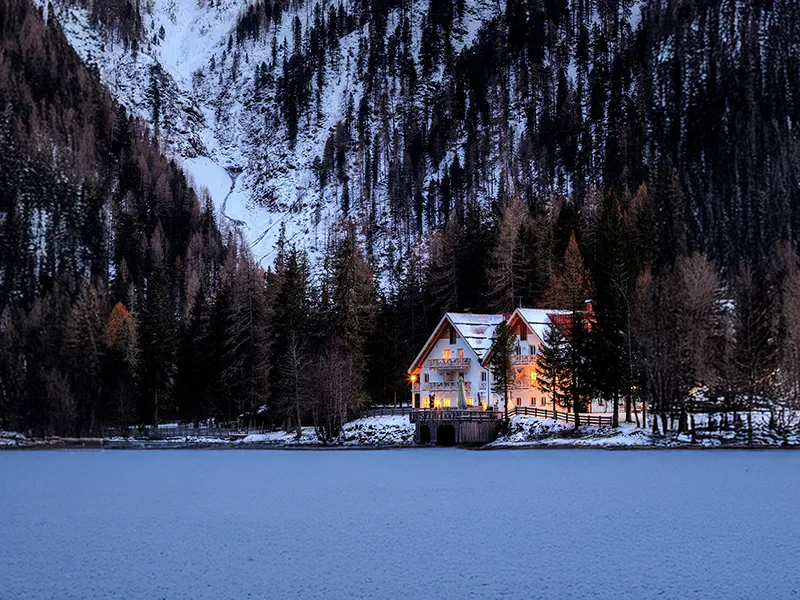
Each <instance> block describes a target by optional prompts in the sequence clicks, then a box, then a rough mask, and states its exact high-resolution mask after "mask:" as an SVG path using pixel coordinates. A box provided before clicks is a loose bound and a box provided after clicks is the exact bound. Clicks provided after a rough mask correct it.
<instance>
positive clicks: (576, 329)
mask: <svg viewBox="0 0 800 600" xmlns="http://www.w3.org/2000/svg"><path fill="white" fill-rule="evenodd" d="M591 290H592V287H591V279H590V277H589V273H588V271H587V270H586V267H585V266H584V262H583V257H582V256H581V251H580V249H579V248H578V242H577V239H576V238H575V234H574V233H573V234H572V235H571V236H570V238H569V243H568V244H567V249H566V252H565V253H564V261H563V263H562V267H561V270H560V271H559V272H558V273H557V275H556V276H555V277H554V280H553V283H552V284H551V290H550V293H549V297H550V301H551V303H553V304H554V305H555V306H557V307H558V308H561V309H565V310H567V311H569V314H568V315H564V318H563V319H562V321H563V322H562V323H560V324H559V326H561V327H562V328H563V333H564V335H565V337H566V338H567V341H568V342H569V350H570V361H569V368H570V377H569V381H570V386H569V388H567V389H566V390H565V393H566V395H567V403H568V406H569V407H570V408H571V410H572V412H573V414H574V415H575V427H576V429H577V428H578V427H580V413H581V412H583V411H584V409H585V406H586V401H587V396H588V394H589V390H588V377H587V366H588V365H587V360H586V356H585V354H586V346H587V341H588V340H587V332H588V326H587V322H588V318H589V315H588V314H587V308H588V307H587V299H589V297H590V294H591Z"/></svg>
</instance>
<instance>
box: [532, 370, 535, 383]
mask: <svg viewBox="0 0 800 600" xmlns="http://www.w3.org/2000/svg"><path fill="white" fill-rule="evenodd" d="M531 383H533V384H535V383H536V371H531Z"/></svg>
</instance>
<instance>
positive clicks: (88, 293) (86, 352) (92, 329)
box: [50, 280, 105, 434]
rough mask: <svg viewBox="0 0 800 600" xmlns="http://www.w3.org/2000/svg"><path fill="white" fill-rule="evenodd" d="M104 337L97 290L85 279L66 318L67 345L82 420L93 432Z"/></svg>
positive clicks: (54, 381) (52, 380)
mask: <svg viewBox="0 0 800 600" xmlns="http://www.w3.org/2000/svg"><path fill="white" fill-rule="evenodd" d="M104 339H105V336H104V335H103V319H102V316H101V314H100V302H99V299H98V297H97V291H96V290H95V289H94V287H93V286H92V285H91V284H90V283H89V282H88V281H86V280H84V281H83V283H82V284H81V287H80V289H79V291H78V296H77V298H76V299H75V302H74V304H73V306H72V310H71V311H70V313H69V317H68V319H67V325H66V333H65V345H66V347H67V348H68V352H69V357H70V365H69V373H70V380H71V384H72V386H71V387H72V390H73V392H74V393H75V394H76V395H77V396H78V398H77V399H78V402H79V407H80V411H81V413H82V414H81V422H82V424H83V425H84V427H85V431H86V432H88V433H90V434H92V433H95V424H96V418H97V409H98V403H99V400H100V398H101V396H102V390H101V384H102V381H103V377H102V368H103V355H104V351H105V344H104ZM50 383H52V384H53V386H55V387H58V388H61V387H63V386H61V383H60V381H58V382H57V378H55V377H51V378H50ZM56 384H57V385H56ZM53 389H54V388H53Z"/></svg>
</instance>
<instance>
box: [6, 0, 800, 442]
mask: <svg viewBox="0 0 800 600" xmlns="http://www.w3.org/2000/svg"><path fill="white" fill-rule="evenodd" d="M41 5H42V6H41V9H40V10H41V14H42V16H43V17H46V18H47V25H45V24H44V21H43V19H42V18H41V17H40V16H39V13H38V12H36V11H34V10H33V9H32V8H31V7H29V6H27V5H26V4H25V3H24V2H21V0H4V4H3V11H4V12H3V20H2V22H0V25H2V27H3V31H4V34H3V35H4V37H3V49H4V54H3V58H2V63H0V67H2V71H1V72H0V74H2V75H4V77H3V80H2V83H0V86H2V87H0V91H1V92H2V96H0V100H2V103H3V106H4V107H5V109H4V110H5V118H4V121H3V123H4V129H3V132H2V135H3V136H4V137H3V141H2V149H0V151H2V152H3V154H2V155H1V156H0V158H2V160H3V161H4V162H3V165H4V168H3V169H2V174H0V177H4V178H5V179H4V181H3V182H2V183H3V186H2V187H3V190H2V192H0V193H2V194H5V195H4V196H3V198H4V199H3V202H4V208H3V211H4V212H3V214H4V220H3V222H2V227H3V239H2V243H3V249H2V252H3V258H4V260H3V278H2V282H0V283H2V294H3V296H2V302H3V308H4V312H3V315H4V317H3V318H4V323H5V325H4V328H3V331H4V335H5V336H6V338H7V339H6V341H5V346H4V347H5V348H18V347H27V348H28V349H27V350H26V352H28V353H30V356H31V357H34V356H37V353H41V354H44V355H45V358H40V359H36V360H34V359H33V358H31V359H30V360H26V359H24V358H23V359H20V361H17V359H16V356H17V354H16V352H15V351H14V352H10V353H9V355H8V357H7V358H6V359H5V361H4V362H3V368H4V369H6V370H7V371H8V373H9V375H6V376H4V382H9V383H4V390H3V394H4V396H3V398H4V399H3V402H4V407H5V409H4V411H5V414H8V415H14V417H15V418H18V417H19V418H23V417H24V413H25V411H28V410H30V411H34V409H32V408H31V407H32V406H33V405H34V404H33V403H36V402H38V403H42V402H44V400H42V399H43V398H57V397H58V398H61V397H64V396H67V397H69V398H71V399H72V401H73V402H74V404H75V405H76V406H79V407H81V408H80V410H79V411H78V412H79V413H80V415H81V417H80V419H79V420H78V422H80V423H81V424H82V425H81V426H85V427H88V428H91V427H92V423H93V416H92V415H93V414H94V413H93V404H92V403H93V402H94V400H93V399H94V398H97V397H99V396H100V395H101V392H102V394H106V395H108V394H112V391H111V389H112V387H113V385H111V384H104V385H103V386H102V390H100V388H99V387H98V388H96V389H95V388H92V386H99V385H100V384H99V383H98V382H99V380H98V379H97V378H96V377H92V376H91V373H92V372H94V371H91V372H90V373H89V374H86V373H83V374H81V373H80V370H75V369H72V368H69V369H68V368H66V365H67V364H69V363H68V362H67V360H66V358H65V356H62V355H61V354H60V353H59V352H63V353H69V351H70V350H69V349H70V348H77V349H78V350H73V351H74V352H77V355H76V356H84V355H85V351H84V347H83V346H80V345H75V344H73V342H70V343H69V344H67V343H64V344H61V340H62V339H64V340H67V339H69V336H70V335H72V336H76V335H77V334H76V327H77V325H74V324H70V320H69V319H68V318H67V315H73V316H71V317H70V319H72V320H76V319H77V320H78V321H80V318H79V315H80V314H81V310H80V309H75V308H74V307H75V306H81V305H83V304H86V303H89V304H92V303H97V305H98V306H99V307H102V310H100V309H98V315H101V317H102V318H100V317H98V319H96V320H94V321H92V323H94V325H97V324H98V323H101V322H102V323H105V319H106V315H107V314H108V311H109V310H110V309H111V308H112V307H113V306H114V305H115V304H116V302H118V301H119V302H121V303H122V305H121V306H124V308H125V310H126V313H125V315H132V316H125V318H120V317H119V315H117V317H115V321H114V322H121V323H128V322H129V321H128V320H129V319H130V322H131V323H135V325H136V328H135V329H136V332H137V334H136V344H137V345H138V346H141V348H139V349H137V352H139V353H138V354H136V356H137V358H136V361H135V362H136V368H133V367H132V366H131V365H130V364H129V362H130V360H131V359H130V356H132V355H130V354H129V353H126V352H122V350H119V349H118V350H119V352H122V354H120V356H126V357H128V358H125V359H124V360H123V359H121V358H120V359H118V360H121V361H122V362H120V363H119V364H118V365H117V366H115V367H114V368H119V369H128V371H130V377H131V381H132V382H133V383H131V385H132V386H135V392H133V393H134V396H135V397H136V398H137V405H138V407H139V408H138V413H136V414H135V417H136V419H139V420H152V419H153V418H155V417H156V412H157V410H156V409H158V408H161V412H160V413H159V414H160V415H162V416H164V415H167V414H168V415H169V416H170V418H171V417H174V416H179V417H183V418H193V419H194V418H202V417H204V416H209V415H212V414H214V415H218V416H225V417H233V416H236V415H237V414H239V413H241V412H244V411H251V412H253V411H255V409H257V408H258V407H260V406H266V407H267V413H268V414H270V415H271V418H276V419H277V418H281V419H283V418H285V417H287V416H290V415H291V416H294V417H295V419H297V417H300V419H301V420H302V419H312V420H313V421H314V422H315V423H316V424H317V426H318V427H326V428H327V429H328V431H335V430H336V429H337V427H338V423H340V422H341V419H342V418H343V416H344V415H346V414H347V411H348V410H352V409H353V408H354V407H355V406H339V405H337V404H336V401H334V400H333V399H334V398H337V397H338V398H342V397H344V396H347V397H351V398H358V400H357V401H354V402H353V404H354V405H357V404H359V403H360V401H361V399H371V400H373V401H390V400H393V399H394V398H395V396H396V395H399V397H400V398H403V397H405V396H406V394H408V387H407V383H406V382H405V378H404V369H405V367H407V365H408V363H409V362H410V360H411V358H413V356H414V354H415V353H416V350H417V349H418V348H419V347H420V345H421V344H422V342H423V341H424V339H425V337H426V336H427V334H428V333H429V332H430V330H431V329H432V327H433V325H434V324H435V323H436V321H437V320H438V319H439V318H440V316H441V315H442V313H443V312H444V311H445V310H472V311H473V312H479V311H488V310H493V311H509V310H510V309H512V308H513V307H515V306H517V305H518V304H520V303H522V304H525V305H528V306H538V305H543V304H550V305H556V304H558V305H561V306H564V305H566V304H570V303H573V301H574V299H575V298H574V297H575V290H576V289H579V290H581V294H582V295H583V296H584V297H591V298H592V299H593V300H594V302H593V306H594V309H595V318H596V326H595V327H594V328H593V330H592V335H590V336H587V341H586V344H585V347H583V348H582V352H583V353H584V355H585V357H586V361H584V362H583V363H582V364H584V365H585V368H586V369H587V371H586V373H582V374H581V380H582V381H585V382H586V385H587V393H598V394H604V395H607V396H609V397H612V396H613V397H617V396H619V395H620V394H629V393H630V392H631V390H638V392H639V393H644V394H646V395H647V396H648V398H650V399H651V401H652V402H653V405H654V407H655V408H656V410H659V411H661V412H662V413H664V414H667V413H668V412H669V413H673V414H674V413H676V412H682V411H683V410H684V408H685V406H686V398H687V397H688V395H689V392H690V390H692V389H695V388H697V387H700V388H702V389H703V390H704V397H705V398H711V399H712V400H719V401H726V402H729V403H734V402H743V401H744V399H747V400H748V401H753V400H754V398H756V397H759V398H776V399H777V398H780V399H783V400H786V399H787V398H794V397H795V396H796V390H797V389H798V385H797V382H796V381H795V379H796V377H795V374H796V375H798V376H800V364H798V363H797V361H798V360H799V359H798V357H800V352H798V351H797V347H800V333H798V332H795V331H794V329H795V326H794V325H793V323H795V322H797V319H795V318H793V316H792V315H795V314H796V311H797V310H798V309H797V307H795V306H794V305H795V304H796V300H795V299H794V298H795V294H794V292H793V290H795V289H800V284H798V283H797V282H798V281H800V279H797V278H798V275H797V270H798V266H797V257H796V254H795V247H794V243H795V240H796V237H797V233H798V227H800V206H798V202H799V201H800V182H799V181H798V173H800V148H799V147H798V144H799V143H800V140H799V139H798V133H797V129H796V128H797V123H798V117H800V97H798V93H799V92H800V81H798V77H800V20H799V19H798V18H799V17H800V6H798V4H797V3H796V2H793V1H791V0H773V1H771V2H768V3H764V2H751V1H746V0H731V1H716V2H697V1H693V0H651V1H646V2H631V1H630V0H610V1H594V0H527V1H526V0H507V1H506V2H490V1H487V0H458V1H451V0H441V1H435V2H430V3H429V2H427V1H425V0H418V1H416V2H410V1H402V0H401V1H393V0H373V1H366V0H364V1H342V2H333V1H330V2H312V1H310V0H307V1H305V2H290V1H283V0H275V1H271V0H263V1H258V2H250V3H248V2H244V1H241V2H240V1H238V0H201V1H200V2H196V1H195V0H191V1H190V0H181V1H176V2H164V1H161V0H155V1H154V2H152V3H138V2H135V1H133V0H131V1H126V2H109V1H107V0H87V1H86V2H71V1H68V0H58V1H56V2H49V1H47V0H45V1H44V2H42V3H41ZM62 30H63V32H64V33H65V35H66V39H68V40H69V42H70V43H71V44H72V46H73V47H74V48H75V49H76V50H77V52H78V53H79V54H80V57H81V58H82V59H83V60H84V62H85V63H86V64H88V65H90V66H89V68H86V67H84V66H83V65H82V64H81V63H80V61H79V59H78V56H77V55H76V54H74V53H72V52H71V51H69V49H68V48H67V45H66V42H65V38H64V37H63V36H62V34H61V31H62ZM6 74H7V77H5V75H6ZM97 77H99V79H100V80H101V81H102V82H103V83H104V84H105V85H106V86H107V87H108V89H109V90H110V91H111V92H112V94H113V95H114V96H115V97H116V99H118V100H119V102H120V103H121V104H122V106H124V107H126V108H127V110H128V111H130V112H132V113H133V114H135V115H137V116H138V117H140V118H141V119H143V120H145V121H147V122H148V123H149V126H150V128H149V129H146V128H145V126H144V124H143V122H142V121H136V120H132V119H130V118H128V117H127V116H126V112H125V109H124V108H121V107H118V106H117V104H116V103H115V101H114V100H113V99H112V98H111V97H110V96H109V95H108V94H107V93H106V92H105V91H103V90H102V89H101V88H100V87H99V86H98V84H97ZM148 131H149V132H150V133H148ZM162 151H163V152H164V153H166V155H167V156H170V157H173V158H174V159H176V160H182V161H183V164H184V165H185V167H186V168H187V170H188V171H189V172H190V173H191V174H192V175H193V176H194V179H195V180H196V182H197V183H198V184H201V185H207V186H208V187H209V189H210V193H211V197H212V199H213V208H212V206H211V205H210V204H209V203H206V202H201V201H198V200H197V198H196V196H195V194H194V192H193V191H192V190H191V189H190V187H189V185H188V183H187V180H186V178H185V176H184V175H182V173H181V172H180V170H179V169H178V167H177V166H176V165H175V164H172V163H170V162H169V161H168V160H167V159H165V158H164V157H163V156H162V155H161V154H160V152H162ZM5 165H8V168H5ZM201 185H198V186H196V187H201ZM215 215H217V216H219V223H220V226H221V227H222V229H223V230H225V231H226V232H227V231H229V232H230V233H225V234H223V235H221V234H220V233H219V231H218V228H217V222H216V220H215ZM240 236H241V238H240ZM240 239H245V240H246V241H245V242H244V243H242V242H240V241H239V240H240ZM248 246H249V247H250V250H248V248H247V247H248ZM251 253H252V254H253V255H254V256H255V259H251V258H249V255H250V254H251ZM255 263H260V264H261V265H262V266H263V267H264V268H267V269H268V272H267V273H265V274H264V276H263V277H262V276H260V275H259V271H258V270H257V268H256V266H255ZM285 286H289V287H285ZM292 286H295V287H292ZM287 290H288V291H287ZM242 297H245V298H250V300H248V301H247V303H246V306H247V311H249V312H248V313H247V315H246V316H242V314H243V313H241V311H243V310H244V309H243V308H242V306H244V305H240V304H239V300H240V299H241V298H242ZM253 298H257V302H255V304H254V303H253V301H252V299H253ZM148 303H150V304H148ZM153 303H154V304H157V305H158V306H160V307H161V308H158V309H157V308H154V307H152V306H150V305H151V304H153ZM165 303H166V304H165ZM228 305H230V306H228ZM164 307H166V308H164ZM159 310H160V311H161V312H160V313H159ZM226 311H233V313H234V314H235V315H236V316H235V317H233V316H230V315H228V316H225V315H226ZM237 311H239V312H237ZM159 315H160V316H159ZM151 316H152V317H153V321H152V322H151V323H150V324H149V325H148V319H149V318H150V317H151ZM159 319H160V320H159ZM80 322H81V323H83V321H80ZM30 323H33V324H34V325H30ZM164 323H169V327H164V326H162V325H163V324H164ZM85 326H88V325H86V324H85V323H84V324H83V325H81V327H85ZM131 327H133V325H131ZM50 328H52V329H53V330H54V332H52V333H51V332H49V331H48V330H49V329H50ZM78 329H80V327H78ZM132 330H133V329H132ZM99 331H100V329H96V330H95V332H99ZM148 332H150V333H149V334H148ZM45 333H46V335H45ZM97 335H99V333H97ZM148 335H149V336H150V338H148ZM161 335H165V336H167V337H168V338H169V343H163V340H161V339H159V338H158V336H161ZM241 335H245V336H248V337H247V341H246V342H244V341H242V342H241V343H240V342H239V341H233V342H232V341H231V339H237V340H238V338H237V337H236V336H241ZM37 336H43V337H42V338H41V339H42V340H49V341H48V342H47V343H50V344H54V345H55V346H56V347H58V348H60V349H61V350H59V352H51V351H48V350H47V349H46V345H45V344H44V343H40V338H39V337H37ZM59 336H61V337H59ZM226 336H227V338H226ZM78 337H80V336H78ZM90 337H91V336H90ZM107 338H108V335H107ZM98 339H99V338H98ZM111 339H113V340H117V339H118V338H117V337H116V335H112V336H111V338H108V339H106V341H105V343H106V347H104V349H98V350H97V356H98V358H97V361H95V362H96V364H97V365H100V361H101V358H100V357H101V356H102V361H108V360H111V359H109V357H112V356H114V353H113V352H111V351H110V348H112V346H113V345H114V344H113V343H112V342H111V341H110V340H111ZM122 339H128V338H125V337H123V338H122ZM148 339H149V341H147V340H148ZM267 339H268V340H269V342H270V343H269V344H266V342H265V340H267ZM81 343H83V342H81ZM126 343H127V342H126ZM146 343H150V344H152V346H150V347H149V348H150V349H152V350H153V352H149V351H148V350H147V347H145V344H146ZM26 344H27V345H28V346H25V345H26ZM98 344H99V342H98ZM226 344H227V346H226ZM226 347H227V348H230V349H231V350H230V351H225V352H222V351H220V350H219V349H220V348H226ZM98 348H100V347H99V345H98ZM245 348H246V350H245ZM155 350H157V351H158V352H165V353H166V355H165V356H160V357H158V358H156V354H155V353H154V352H155ZM197 352H205V353H206V354H205V355H204V356H205V357H206V358H205V359H201V358H198V356H197V355H196V354H195V353H197ZM231 352H232V353H233V354H231ZM237 352H240V353H241V354H236V353H237ZM149 359H153V360H152V362H153V364H152V365H150V366H149V367H145V366H144V365H145V364H146V363H147V361H148V360H149ZM218 359H219V360H222V362H224V363H225V364H213V365H212V364H211V363H213V362H214V361H215V360H218ZM37 360H38V361H39V362H37ZM126 360H127V361H129V362H127V363H126V362H125V361H126ZM203 360H206V361H210V362H203ZM226 361H227V362H226ZM103 365H105V363H103ZM309 366H313V369H311V368H309ZM267 367H269V368H267ZM87 368H89V367H87ZM91 368H93V369H101V367H99V366H95V367H91ZM106 368H107V367H106V366H103V367H102V369H101V370H103V372H104V373H106V371H105V369H106ZM146 369H151V370H150V371H148V370H146ZM231 369H234V370H231ZM324 369H330V371H329V372H342V369H350V372H352V373H353V375H354V376H353V377H351V378H348V382H347V383H348V385H351V386H352V388H351V389H347V391H346V394H344V393H343V391H342V388H341V386H342V385H344V383H345V382H343V381H340V382H339V384H340V388H339V389H337V390H333V389H329V390H327V391H324V393H323V392H321V391H319V390H317V391H315V392H314V393H312V394H311V396H312V397H313V398H314V399H315V401H321V400H320V399H321V398H323V397H324V398H328V400H329V401H326V402H327V403H323V405H320V406H317V405H314V406H313V408H309V407H311V406H312V404H313V403H311V402H309V398H308V397H305V396H303V395H304V394H305V391H304V392H302V393H301V392H300V391H299V390H308V389H311V388H310V387H309V385H308V384H307V382H305V383H304V382H303V381H300V379H299V378H300V374H301V373H308V372H309V371H311V370H313V371H314V372H315V373H319V372H324ZM134 371H135V372H134ZM109 372H111V373H113V371H109ZM28 377H32V378H34V379H35V381H36V382H37V383H36V385H38V386H39V388H38V389H39V390H41V391H37V392H34V391H33V390H35V389H37V388H34V387H33V386H32V385H29V384H25V383H24V382H25V381H26V378H28ZM126 377H127V375H126ZM183 377H186V379H182V378H183ZM204 378H207V379H204ZM312 379H313V380H314V381H317V380H319V379H320V378H319V377H317V376H316V375H315V377H313V378H312ZM111 380H112V381H114V382H117V381H119V380H120V378H119V377H117V376H115V375H112V376H111ZM182 381H184V382H185V385H184V384H182V383H181V382H182ZM328 382H329V383H330V381H328ZM13 385H16V386H18V387H17V388H14V387H11V386H13ZM147 386H150V387H149V388H147ZM192 386H194V387H192ZM186 390H191V391H186ZM362 391H364V392H365V394H362V393H361V392H362ZM182 394H186V396H185V397H183V398H182V397H181V395H182ZM28 395H30V398H28ZM301 396H303V397H301ZM108 398H110V396H108ZM165 398H169V400H166V399H165ZM162 401H163V402H164V405H163V407H161V402H162ZM104 402H105V406H106V409H107V407H108V406H110V405H111V404H110V403H111V402H112V400H110V399H107V400H104ZM345 404H347V403H345ZM12 405H13V407H14V409H13V410H12V409H11V408H9V407H12ZM20 406H21V407H23V408H22V409H20V408H19V407H20ZM189 406H192V407H194V406H199V407H201V408H189ZM301 407H302V408H306V409H308V413H307V414H306V413H303V411H302V410H301ZM332 407H333V408H332ZM42 410H43V409H41V408H37V409H36V411H34V412H35V414H36V420H34V421H31V422H33V423H35V424H36V425H37V426H41V424H42V423H44V422H45V421H46V417H45V416H46V415H47V412H46V411H44V412H42ZM48 410H49V409H48ZM31 414H33V412H32V413H31ZM103 414H104V416H103V419H104V420H107V419H108V415H110V413H109V412H105V413H103ZM334 414H335V415H338V416H334ZM31 418H32V417H31ZM128 418H133V417H128Z"/></svg>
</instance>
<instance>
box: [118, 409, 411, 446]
mask: <svg viewBox="0 0 800 600" xmlns="http://www.w3.org/2000/svg"><path fill="white" fill-rule="evenodd" d="M160 434H161V435H162V437H163V439H161V440H158V441H148V446H149V447H150V446H158V445H159V444H160V445H164V446H170V445H175V444H181V445H183V444H186V445H198V444H199V445H206V444H224V445H229V446H244V447H247V446H253V447H265V446H276V447H278V446H309V445H311V446H317V445H320V444H321V442H320V440H319V438H318V437H317V435H316V433H315V432H314V428H313V427H303V430H302V434H301V436H300V438H299V439H297V437H296V434H295V432H294V431H291V432H288V433H287V432H285V431H271V432H268V433H252V434H250V435H248V436H246V437H244V438H239V439H220V438H218V437H208V436H169V433H168V431H160ZM108 441H109V442H111V443H112V444H114V443H137V442H139V441H140V440H139V439H138V438H137V437H135V436H134V437H132V438H120V437H113V438H109V440H108ZM413 444H414V425H412V424H411V423H409V421H408V416H399V415H398V416H386V417H370V418H366V419H357V420H355V421H351V422H349V423H347V424H346V425H345V426H344V428H343V430H342V432H341V434H340V435H339V438H338V439H336V440H334V441H333V442H332V443H331V444H330V445H333V446H411V445H413Z"/></svg>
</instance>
